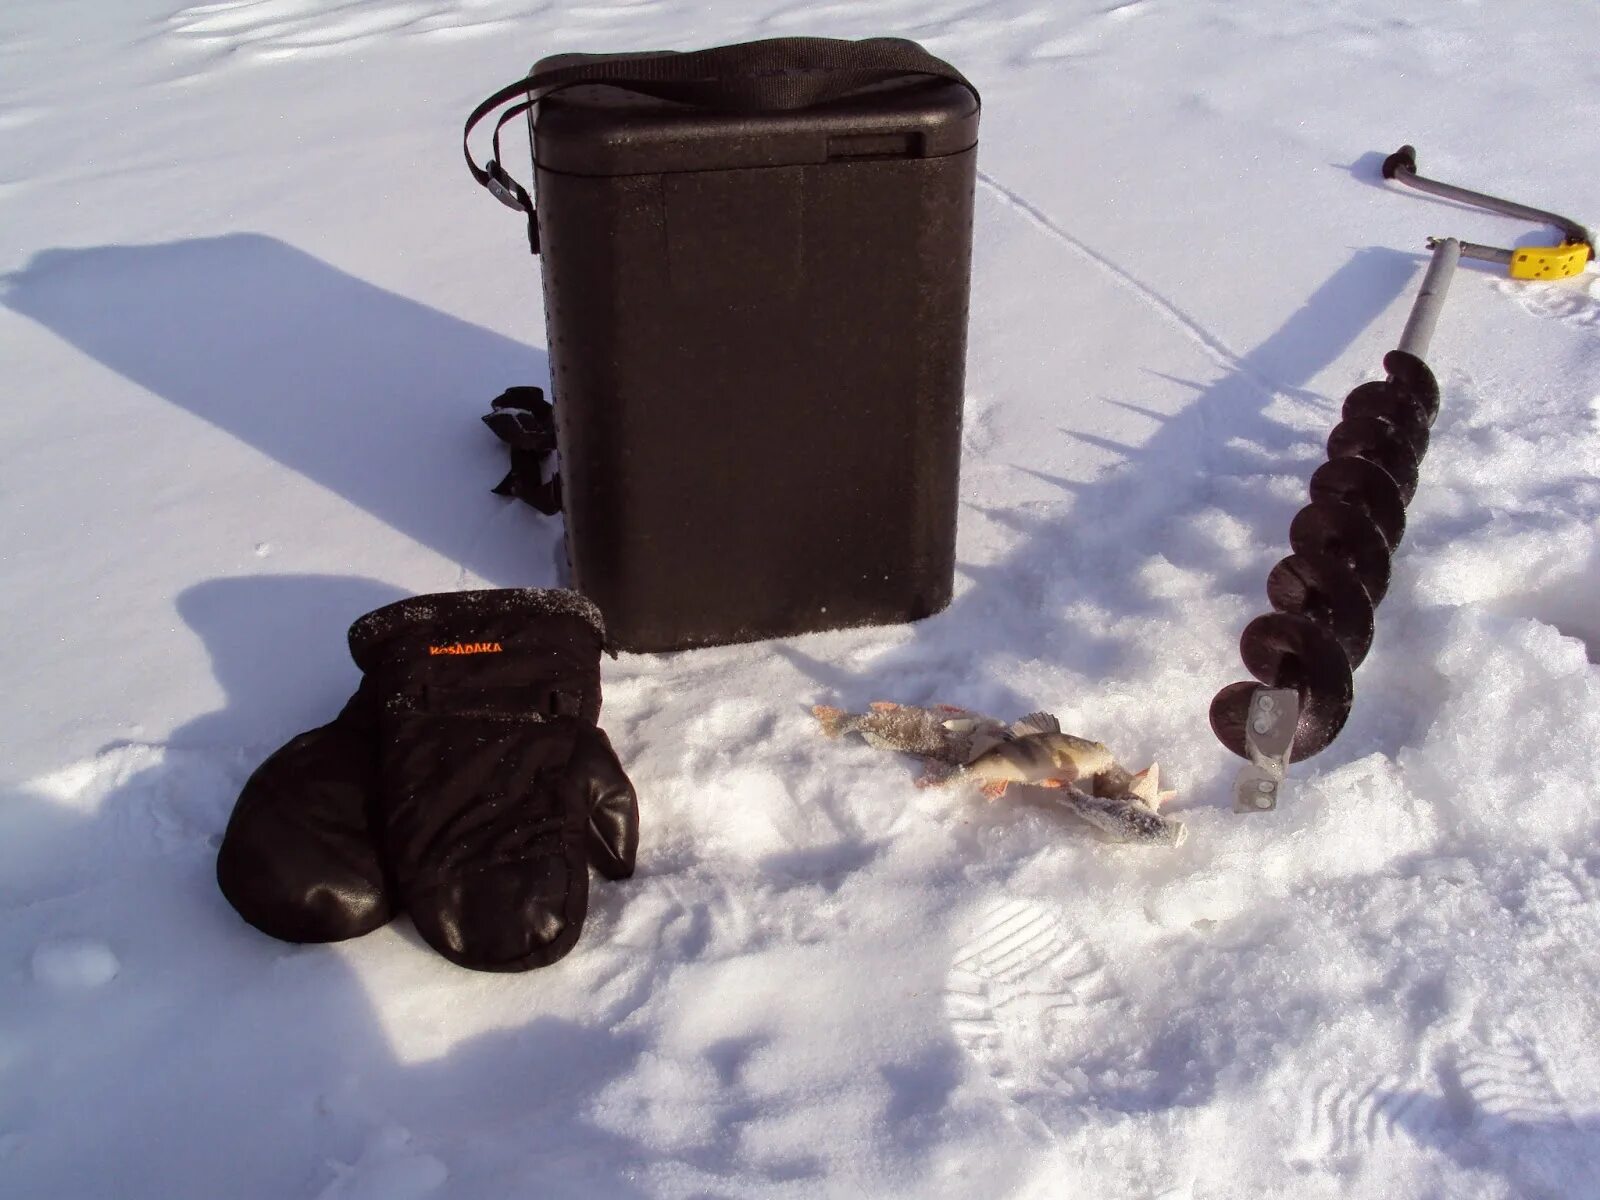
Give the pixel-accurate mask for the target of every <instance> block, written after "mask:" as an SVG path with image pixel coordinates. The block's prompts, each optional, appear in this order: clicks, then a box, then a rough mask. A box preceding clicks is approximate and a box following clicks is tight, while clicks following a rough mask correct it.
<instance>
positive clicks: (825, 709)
mask: <svg viewBox="0 0 1600 1200" xmlns="http://www.w3.org/2000/svg"><path fill="white" fill-rule="evenodd" d="M811 715H812V716H813V717H815V718H816V719H817V721H818V723H820V724H821V726H822V732H823V733H824V734H825V735H826V736H828V737H831V738H836V737H838V736H839V735H840V734H841V733H844V732H845V728H844V723H845V722H846V721H848V720H849V719H850V714H849V713H847V712H845V710H844V709H842V708H834V707H833V705H831V704H816V705H813V706H812V708H811Z"/></svg>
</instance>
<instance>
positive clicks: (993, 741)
mask: <svg viewBox="0 0 1600 1200" xmlns="http://www.w3.org/2000/svg"><path fill="white" fill-rule="evenodd" d="M1007 740H1008V739H1007V738H1004V737H1002V736H1000V734H998V733H989V732H987V731H986V732H983V733H974V734H973V735H972V744H971V745H970V746H968V747H967V762H969V763H975V762H977V761H978V760H979V759H980V758H982V757H983V756H984V755H985V754H987V753H989V751H991V750H993V749H994V748H995V747H996V746H998V745H1001V744H1002V743H1004V742H1005V741H1007Z"/></svg>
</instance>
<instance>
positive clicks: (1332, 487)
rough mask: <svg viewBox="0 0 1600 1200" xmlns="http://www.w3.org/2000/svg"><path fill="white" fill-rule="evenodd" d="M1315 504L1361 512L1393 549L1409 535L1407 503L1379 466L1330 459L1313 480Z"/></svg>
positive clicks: (1343, 459) (1311, 488)
mask: <svg viewBox="0 0 1600 1200" xmlns="http://www.w3.org/2000/svg"><path fill="white" fill-rule="evenodd" d="M1309 491H1310V492H1311V498H1312V499H1313V500H1326V501H1328V502H1330V503H1334V504H1346V505H1349V506H1350V507H1351V508H1355V509H1359V510H1360V511H1361V512H1362V513H1363V514H1364V515H1365V516H1366V518H1367V519H1368V520H1369V521H1371V522H1372V523H1373V524H1374V525H1376V526H1377V527H1378V532H1379V533H1381V534H1383V540H1384V541H1385V542H1387V543H1388V545H1389V547H1390V548H1391V549H1393V548H1394V547H1395V546H1398V545H1399V544H1400V539H1401V538H1402V537H1404V536H1405V532H1406V502H1405V500H1404V499H1403V498H1402V497H1401V495H1400V487H1399V485H1398V484H1396V483H1395V481H1394V477H1393V476H1392V475H1390V474H1389V473H1388V472H1387V471H1385V470H1384V469H1383V468H1382V467H1380V466H1378V465H1377V464H1376V463H1374V462H1372V461H1370V460H1368V459H1365V458H1355V457H1345V458H1330V459H1329V460H1328V461H1327V462H1325V463H1323V464H1322V465H1321V466H1320V467H1318V468H1317V469H1316V471H1315V472H1314V473H1313V474H1312V476H1311V486H1310V488H1309Z"/></svg>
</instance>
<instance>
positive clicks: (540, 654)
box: [350, 588, 639, 971]
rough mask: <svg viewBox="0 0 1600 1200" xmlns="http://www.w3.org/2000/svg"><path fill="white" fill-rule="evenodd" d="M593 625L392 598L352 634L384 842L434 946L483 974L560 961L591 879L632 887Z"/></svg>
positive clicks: (566, 608)
mask: <svg viewBox="0 0 1600 1200" xmlns="http://www.w3.org/2000/svg"><path fill="white" fill-rule="evenodd" d="M604 643H605V631H604V627H603V626H602V624H601V619H600V613H599V610H598V609H596V608H595V606H594V605H593V604H592V603H590V602H589V601H588V600H586V599H584V598H583V597H582V596H580V595H578V594H577V593H576V592H569V591H563V590H559V589H535V588H521V589H506V590H502V591H482V592H452V593H443V594H440V595H433V596H418V597H416V598H414V599H411V600H402V601H400V602H399V603H397V604H391V605H388V606H386V607H384V608H380V609H378V610H377V611H375V612H372V613H369V614H367V615H366V616H365V617H362V618H361V619H360V620H359V621H357V622H356V623H355V624H354V625H353V626H352V627H351V629H350V651H351V653H352V655H354V657H355V660H356V663H357V665H359V666H360V667H361V669H362V672H363V674H364V675H365V682H364V684H363V689H364V690H366V689H369V688H370V689H371V691H372V694H373V696H374V697H375V699H376V701H377V707H378V737H377V746H378V763H379V785H378V789H377V794H378V796H379V802H378V809H379V812H380V814H381V815H380V817H379V827H380V832H379V842H380V845H381V847H382V850H383V856H384V861H385V863H386V865H387V866H388V867H389V869H390V871H391V872H392V877H393V880H394V885H395V896H396V898H397V901H398V903H399V905H400V907H402V908H403V909H404V910H405V911H406V912H408V913H409V914H410V915H411V919H412V921H413V922H414V923H415V924H416V927H417V931H418V932H419V933H421V935H422V936H423V938H425V939H426V940H427V942H428V944H429V945H431V946H433V947H434V948H435V949H436V950H438V951H439V953H441V954H443V955H444V956H445V957H446V958H448V959H450V960H451V961H452V962H455V963H459V964H460V965H462V966H464V967H473V968H476V969H479V970H487V971H522V970H527V969H529V968H532V967H540V966H545V965H546V964H548V963H552V962H554V961H555V960H556V959H558V958H560V957H561V956H562V955H564V954H566V953H567V951H569V950H570V949H572V947H573V945H574V944H575V943H576V942H577V940H578V935H579V934H580V933H581V932H582V930H583V920H584V917H585V915H586V913H587V911H588V902H589V874H588V864H589V863H593V865H594V866H595V868H596V869H597V870H599V871H600V872H601V874H603V875H605V876H607V877H608V878H611V879H625V878H627V877H628V876H629V875H631V874H632V873H633V865H634V855H635V853H636V851H637V849H638V841H639V808H638V802H637V800H636V799H635V796H634V791H633V785H632V784H631V783H629V781H628V777H627V775H626V774H624V773H623V770H622V767H621V766H620V765H619V764H618V762H617V758H616V755H615V753H614V752H613V751H612V749H611V744H610V742H608V741H607V740H606V736H605V734H603V733H602V732H601V731H600V730H599V729H598V728H596V726H595V721H596V719H597V718H598V717H599V715H600V652H601V650H602V649H603V648H604Z"/></svg>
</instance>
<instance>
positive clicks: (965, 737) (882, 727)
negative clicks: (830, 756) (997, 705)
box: [811, 700, 1010, 766]
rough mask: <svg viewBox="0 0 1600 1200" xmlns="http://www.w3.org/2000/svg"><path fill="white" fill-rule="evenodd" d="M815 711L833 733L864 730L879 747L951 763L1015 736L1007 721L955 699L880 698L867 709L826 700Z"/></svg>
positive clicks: (964, 760)
mask: <svg viewBox="0 0 1600 1200" xmlns="http://www.w3.org/2000/svg"><path fill="white" fill-rule="evenodd" d="M811 713H812V715H813V716H815V717H816V718H817V720H818V721H819V722H820V723H821V725H822V732H823V733H825V734H827V735H828V736H829V737H840V736H841V735H843V734H846V733H859V734H860V735H861V736H862V737H863V738H864V739H865V740H866V743H867V745H869V746H871V747H873V748H874V749H876V750H900V751H903V752H904V753H907V754H917V755H920V756H921V757H923V758H929V759H933V760H934V761H936V762H941V763H948V764H950V765H952V766H964V765H965V764H967V763H969V762H971V761H972V760H973V759H974V758H976V757H978V756H979V755H981V754H983V753H984V752H985V751H986V750H988V749H989V748H990V747H992V746H995V745H998V744H999V743H1000V742H1001V741H1003V740H1004V739H1005V738H1007V737H1009V736H1010V733H1009V730H1007V728H1006V724H1005V722H1004V721H997V720H995V719H994V718H993V717H985V716H983V715H982V714H980V713H975V712H972V711H970V710H968V709H965V708H957V707H956V706H955V705H953V704H936V705H934V706H933V707H931V708H921V707H918V706H917V705H915V704H895V703H893V702H891V701H888V700H878V701H875V702H874V703H872V704H870V705H868V707H867V711H866V712H864V713H851V712H846V711H845V710H844V709H842V708H834V707H832V706H831V705H827V704H818V705H817V706H816V707H814V708H813V709H812V710H811Z"/></svg>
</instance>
